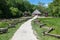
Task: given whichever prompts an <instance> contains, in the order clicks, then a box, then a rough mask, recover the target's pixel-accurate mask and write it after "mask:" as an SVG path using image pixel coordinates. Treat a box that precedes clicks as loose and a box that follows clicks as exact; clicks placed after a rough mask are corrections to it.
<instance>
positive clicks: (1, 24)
mask: <svg viewBox="0 0 60 40" xmlns="http://www.w3.org/2000/svg"><path fill="white" fill-rule="evenodd" d="M7 26H8V23H6V22H0V28H5V27H7Z"/></svg>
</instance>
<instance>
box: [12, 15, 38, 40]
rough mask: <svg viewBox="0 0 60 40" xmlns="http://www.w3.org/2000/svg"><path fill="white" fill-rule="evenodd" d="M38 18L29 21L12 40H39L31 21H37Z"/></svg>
mask: <svg viewBox="0 0 60 40" xmlns="http://www.w3.org/2000/svg"><path fill="white" fill-rule="evenodd" d="M36 18H37V16H35V17H33V18H32V19H30V20H28V21H27V22H25V23H24V24H22V25H21V27H20V28H19V29H18V30H17V31H16V33H15V34H14V36H13V37H12V39H11V40H37V38H36V36H35V35H34V33H33V30H32V26H31V21H32V20H34V19H36Z"/></svg>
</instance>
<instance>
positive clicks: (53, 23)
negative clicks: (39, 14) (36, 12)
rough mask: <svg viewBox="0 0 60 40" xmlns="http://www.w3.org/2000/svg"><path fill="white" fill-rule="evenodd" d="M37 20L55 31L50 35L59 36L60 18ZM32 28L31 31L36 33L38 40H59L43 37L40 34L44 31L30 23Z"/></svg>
mask: <svg viewBox="0 0 60 40" xmlns="http://www.w3.org/2000/svg"><path fill="white" fill-rule="evenodd" d="M38 20H40V22H41V23H45V24H46V26H48V27H53V28H55V30H54V31H52V32H51V33H52V34H58V35H60V18H40V19H38ZM32 26H33V29H34V30H35V31H36V32H37V37H38V38H39V40H60V39H58V38H55V37H51V36H43V34H42V32H43V31H45V30H46V29H44V28H40V27H39V25H38V24H36V23H34V22H32Z"/></svg>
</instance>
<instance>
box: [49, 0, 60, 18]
mask: <svg viewBox="0 0 60 40" xmlns="http://www.w3.org/2000/svg"><path fill="white" fill-rule="evenodd" d="M48 10H49V11H48V12H49V13H50V14H51V16H54V17H60V1H59V0H53V2H52V3H50V4H49V6H48Z"/></svg>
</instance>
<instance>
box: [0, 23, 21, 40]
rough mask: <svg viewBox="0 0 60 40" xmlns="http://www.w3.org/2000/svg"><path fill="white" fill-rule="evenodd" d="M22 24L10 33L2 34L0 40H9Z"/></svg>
mask: <svg viewBox="0 0 60 40" xmlns="http://www.w3.org/2000/svg"><path fill="white" fill-rule="evenodd" d="M21 24H22V23H19V24H17V25H16V28H10V29H8V33H5V34H0V40H9V39H10V38H11V37H12V36H13V34H14V33H15V31H16V30H17V29H18V28H19V27H20V25H21Z"/></svg>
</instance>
